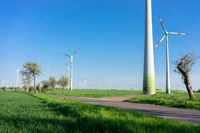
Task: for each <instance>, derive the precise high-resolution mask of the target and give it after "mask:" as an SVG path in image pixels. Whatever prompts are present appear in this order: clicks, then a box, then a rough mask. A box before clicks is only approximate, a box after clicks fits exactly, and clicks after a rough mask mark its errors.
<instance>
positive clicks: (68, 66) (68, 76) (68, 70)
mask: <svg viewBox="0 0 200 133" xmlns="http://www.w3.org/2000/svg"><path fill="white" fill-rule="evenodd" d="M65 65H66V67H67V79H68V84H67V90H69V88H70V86H69V84H70V81H69V79H70V65H68V64H67V63H66V64H65Z"/></svg>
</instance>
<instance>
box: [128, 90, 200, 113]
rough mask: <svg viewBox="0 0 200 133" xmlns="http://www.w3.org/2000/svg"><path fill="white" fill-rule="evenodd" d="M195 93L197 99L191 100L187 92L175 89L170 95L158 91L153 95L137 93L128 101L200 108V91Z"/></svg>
mask: <svg viewBox="0 0 200 133" xmlns="http://www.w3.org/2000/svg"><path fill="white" fill-rule="evenodd" d="M194 94H195V96H196V98H197V100H189V97H188V94H187V92H183V91H175V92H173V94H170V95H166V94H165V93H158V94H156V95H153V96H145V95H135V96H134V98H132V99H130V100H127V101H128V102H132V103H147V104H155V105H162V106H169V107H177V108H188V109H196V110H200V93H194Z"/></svg>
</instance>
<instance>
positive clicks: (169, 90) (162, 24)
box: [156, 18, 186, 94]
mask: <svg viewBox="0 0 200 133" xmlns="http://www.w3.org/2000/svg"><path fill="white" fill-rule="evenodd" d="M160 24H161V27H162V29H163V31H164V36H163V37H162V38H161V39H160V40H159V41H158V42H157V44H156V47H157V46H159V45H160V44H161V43H162V42H163V41H164V39H166V93H167V94H171V84H170V64H169V35H182V36H184V35H186V33H183V32H168V31H167V29H166V27H165V24H164V23H163V20H162V19H161V18H160Z"/></svg>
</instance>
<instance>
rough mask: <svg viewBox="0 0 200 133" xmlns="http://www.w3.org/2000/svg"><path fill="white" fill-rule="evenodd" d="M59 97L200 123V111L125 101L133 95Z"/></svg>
mask: <svg viewBox="0 0 200 133" xmlns="http://www.w3.org/2000/svg"><path fill="white" fill-rule="evenodd" d="M59 98H61V99H69V100H76V101H84V102H88V103H91V104H98V105H104V106H111V107H116V108H121V109H128V110H134V111H138V112H143V113H146V114H150V115H153V116H156V117H162V118H167V119H175V120H182V121H186V122H190V123H193V124H200V111H196V110H188V109H177V108H171V107H164V106H157V105H150V104H138V103H128V102H123V101H124V100H127V99H130V98H132V96H122V97H110V98H86V97H73V96H60V97H59Z"/></svg>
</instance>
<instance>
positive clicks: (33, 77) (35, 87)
mask: <svg viewBox="0 0 200 133" xmlns="http://www.w3.org/2000/svg"><path fill="white" fill-rule="evenodd" d="M33 80H34V81H33V82H34V93H35V92H36V78H35V75H34V76H33Z"/></svg>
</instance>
